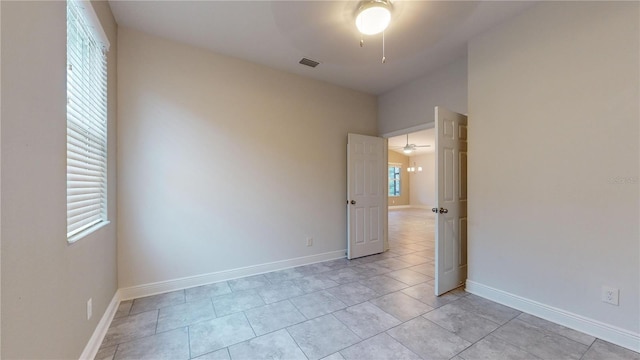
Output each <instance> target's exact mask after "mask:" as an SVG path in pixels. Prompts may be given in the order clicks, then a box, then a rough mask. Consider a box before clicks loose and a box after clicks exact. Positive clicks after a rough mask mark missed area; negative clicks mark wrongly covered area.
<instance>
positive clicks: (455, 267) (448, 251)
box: [432, 107, 467, 295]
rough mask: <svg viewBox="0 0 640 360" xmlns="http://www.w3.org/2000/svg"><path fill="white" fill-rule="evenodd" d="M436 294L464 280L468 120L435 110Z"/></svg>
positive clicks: (457, 285) (440, 109) (465, 267)
mask: <svg viewBox="0 0 640 360" xmlns="http://www.w3.org/2000/svg"><path fill="white" fill-rule="evenodd" d="M435 115H436V116H435V119H436V121H435V125H436V126H435V129H436V205H437V206H438V207H437V208H433V209H432V211H433V212H435V213H436V217H437V221H436V236H435V237H436V269H435V270H436V271H435V286H434V288H435V294H436V295H442V294H444V293H446V292H447V291H450V290H453V289H455V288H457V287H459V286H461V285H463V284H464V281H465V280H466V279H467V117H466V116H465V115H462V114H458V113H454V112H452V111H449V110H447V109H445V108H442V107H436V114H435Z"/></svg>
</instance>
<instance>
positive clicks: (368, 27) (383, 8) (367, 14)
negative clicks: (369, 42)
mask: <svg viewBox="0 0 640 360" xmlns="http://www.w3.org/2000/svg"><path fill="white" fill-rule="evenodd" d="M390 22H391V2H390V1H389V0H367V1H362V2H360V5H359V6H358V10H357V11H356V27H357V28H358V31H360V34H362V35H375V34H379V33H382V63H383V64H384V63H385V62H386V61H387V58H386V57H385V55H384V30H385V29H386V28H387V27H388V26H389V23H390ZM363 45H364V38H362V36H361V37H360V47H362V46H363Z"/></svg>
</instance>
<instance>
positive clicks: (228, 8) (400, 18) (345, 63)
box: [109, 0, 532, 94]
mask: <svg viewBox="0 0 640 360" xmlns="http://www.w3.org/2000/svg"><path fill="white" fill-rule="evenodd" d="M109 3H110V5H111V9H112V11H113V13H114V16H115V18H116V21H117V22H118V24H119V25H120V26H125V27H129V28H134V29H137V30H140V31H143V32H146V33H150V34H155V35H158V36H161V37H165V38H169V39H173V40H176V41H180V42H184V43H188V44H192V45H195V46H199V47H203V48H208V49H210V50H212V51H214V52H216V53H220V54H225V55H229V56H234V57H238V58H241V59H244V60H248V61H251V62H255V63H259V64H263V65H266V66H269V67H272V68H276V69H280V70H284V71H287V72H291V73H295V74H299V75H303V76H308V77H311V78H315V79H319V80H323V81H327V82H330V83H333V84H337V85H341V86H344V87H348V88H352V89H356V90H360V91H364V92H367V93H371V94H381V93H384V92H386V91H388V90H391V89H393V88H394V87H396V86H398V85H401V84H404V83H406V82H408V81H410V80H411V79H413V78H415V77H418V76H422V75H425V74H428V73H430V72H433V71H435V70H437V69H438V68H439V67H441V66H443V65H445V64H447V63H450V62H452V61H454V60H456V59H458V58H459V57H461V56H464V55H465V53H466V43H467V41H468V40H469V39H470V38H472V37H473V36H475V35H477V34H479V33H481V32H483V31H485V30H487V29H488V28H490V27H492V26H494V25H495V24H497V23H499V22H502V21H504V20H505V19H507V18H510V17H512V16H514V15H515V14H518V13H519V12H521V11H522V10H524V9H525V8H527V7H529V6H530V5H531V4H532V2H530V1H528V2H524V1H401V0H397V1H394V2H393V15H392V20H391V25H390V26H389V28H388V29H387V31H386V33H385V47H386V58H387V61H386V63H385V64H382V63H381V57H382V37H381V35H376V36H368V37H365V38H364V40H365V45H364V47H362V48H361V47H360V46H359V41H360V35H359V33H358V31H357V30H356V27H355V23H354V21H355V10H356V8H357V7H358V4H359V3H358V2H357V1H153V0H152V1H118V0H110V1H109ZM302 57H307V58H311V59H313V60H316V61H319V62H320V65H319V66H318V67H316V68H315V69H313V68H310V67H306V66H304V65H300V64H298V61H299V60H300V59H301V58H302Z"/></svg>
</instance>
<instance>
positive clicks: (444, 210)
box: [440, 208, 449, 214]
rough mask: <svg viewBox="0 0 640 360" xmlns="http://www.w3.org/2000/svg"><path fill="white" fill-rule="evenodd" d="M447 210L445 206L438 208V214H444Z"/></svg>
mask: <svg viewBox="0 0 640 360" xmlns="http://www.w3.org/2000/svg"><path fill="white" fill-rule="evenodd" d="M448 212H449V210H447V209H445V208H440V214H446V213H448Z"/></svg>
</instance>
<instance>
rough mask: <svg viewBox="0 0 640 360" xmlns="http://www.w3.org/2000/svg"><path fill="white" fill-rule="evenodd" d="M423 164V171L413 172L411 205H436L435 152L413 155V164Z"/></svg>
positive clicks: (411, 160) (411, 161)
mask: <svg viewBox="0 0 640 360" xmlns="http://www.w3.org/2000/svg"><path fill="white" fill-rule="evenodd" d="M414 162H415V163H416V166H422V171H421V172H417V171H416V172H414V173H411V195H410V204H411V206H420V207H429V208H431V207H436V206H437V204H436V194H435V189H436V162H435V153H428V154H422V155H418V156H412V157H411V159H410V163H411V165H413V163H414Z"/></svg>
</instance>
